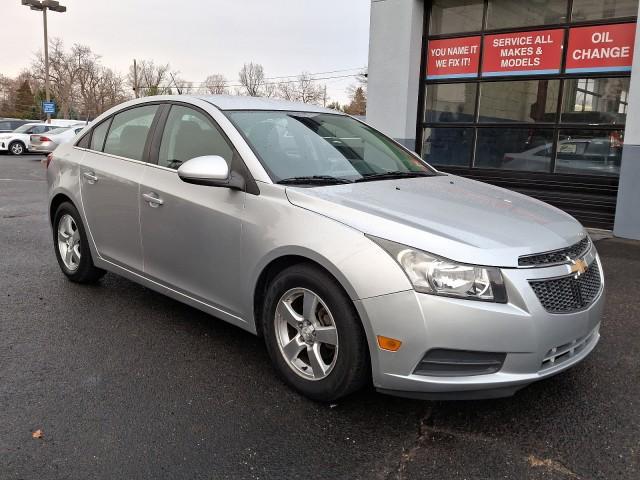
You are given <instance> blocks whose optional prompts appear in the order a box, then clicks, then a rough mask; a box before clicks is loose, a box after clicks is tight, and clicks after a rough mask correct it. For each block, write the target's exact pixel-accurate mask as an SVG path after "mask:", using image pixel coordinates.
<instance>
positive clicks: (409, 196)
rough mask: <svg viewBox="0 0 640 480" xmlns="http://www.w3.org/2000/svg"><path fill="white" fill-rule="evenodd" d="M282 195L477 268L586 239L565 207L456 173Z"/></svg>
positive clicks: (358, 226)
mask: <svg viewBox="0 0 640 480" xmlns="http://www.w3.org/2000/svg"><path fill="white" fill-rule="evenodd" d="M286 192H287V197H288V198H289V201H290V202H291V203H292V204H293V205H296V206H298V207H301V208H304V209H307V210H310V211H312V212H315V213H318V214H320V215H324V216H326V217H329V218H332V219H334V220H336V221H338V222H341V223H344V224H346V225H348V226H350V227H352V228H355V229H357V230H359V231H361V232H363V233H365V234H368V235H373V236H376V237H380V238H384V239H387V240H391V241H394V242H398V243H402V244H404V245H408V246H411V247H414V248H418V249H421V250H425V251H427V252H430V253H433V254H436V255H439V256H443V257H445V258H449V259H452V260H456V261H459V262H464V263H472V264H476V265H493V266H502V267H517V266H518V257H519V256H521V255H526V254H530V253H540V252H545V251H549V250H555V249H560V248H564V247H567V246H569V245H572V244H574V243H576V242H578V241H580V240H581V239H582V238H584V236H585V235H586V232H585V231H584V229H583V227H582V225H580V223H578V222H577V221H576V220H575V219H574V218H573V217H571V216H570V215H568V214H567V213H565V212H563V211H562V210H559V209H557V208H555V207H552V206H550V205H548V204H546V203H544V202H541V201H539V200H536V199H533V198H530V197H527V196H525V195H521V194H519V193H516V192H512V191H509V190H505V189H502V188H498V187H494V186H492V185H488V184H485V183H481V182H477V181H474V180H469V179H466V178H461V177H456V176H453V175H439V176H433V177H419V178H409V179H401V180H382V181H373V182H362V183H353V184H345V185H331V186H325V187H313V188H301V187H287V189H286Z"/></svg>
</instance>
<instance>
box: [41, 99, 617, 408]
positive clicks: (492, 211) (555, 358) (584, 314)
mask: <svg viewBox="0 0 640 480" xmlns="http://www.w3.org/2000/svg"><path fill="white" fill-rule="evenodd" d="M47 178H48V183H49V202H50V206H49V212H50V220H51V225H52V228H53V243H54V247H55V254H56V257H57V260H58V263H59V264H60V268H61V269H62V272H63V273H64V274H65V275H66V276H67V277H68V278H69V279H70V280H72V281H75V282H81V283H86V282H95V281H97V280H98V279H100V277H101V276H102V275H104V273H105V272H106V271H109V272H113V273H116V274H119V275H122V276H124V277H127V278H129V279H131V280H133V281H135V282H139V283H141V284H143V285H145V286H147V287H149V288H151V289H154V290H157V291H159V292H162V293H164V294H166V295H168V296H170V297H173V298H175V299H178V300H180V301H182V302H184V303H186V304H189V305H191V306H193V307H195V308H198V309H201V310H203V311H205V312H208V313H210V314H212V315H213V316H215V317H217V318H219V319H222V320H225V321H227V322H230V323H232V324H234V325H237V326H239V327H241V328H243V329H246V330H248V331H250V332H252V333H254V334H257V335H260V336H262V337H263V338H264V341H265V344H266V348H267V351H268V353H269V355H270V357H271V360H272V362H273V365H274V367H275V370H276V371H277V372H278V373H279V374H280V376H281V377H282V378H283V379H284V380H285V381H286V382H287V383H288V384H289V385H290V386H292V387H293V388H295V389H297V390H299V391H300V392H302V393H304V394H305V395H307V396H309V397H311V398H313V399H316V400H321V401H331V400H335V399H337V398H340V397H342V396H344V395H347V394H349V393H351V392H354V391H355V390H357V389H359V388H360V387H362V386H363V385H365V384H366V383H368V382H373V384H374V385H375V387H376V388H377V389H378V390H380V391H383V392H386V393H391V394H396V395H403V396H409V397H419V398H487V397H500V396H508V395H512V394H513V393H514V392H516V391H517V390H518V389H520V388H522V387H524V386H526V385H527V384H529V383H531V382H533V381H536V380H540V379H543V378H546V377H549V376H551V375H554V374H557V373H558V372H560V371H562V370H565V369H567V368H569V367H571V366H573V365H575V364H576V363H577V362H579V361H581V360H582V359H584V358H585V357H586V356H587V355H588V354H589V353H590V352H591V351H592V350H593V348H594V347H595V346H596V344H597V342H598V340H599V338H600V334H599V327H600V319H601V316H602V308H603V290H604V279H603V275H602V268H601V265H600V260H599V258H598V254H597V252H596V249H595V247H594V245H593V243H592V242H591V240H590V238H589V237H588V235H587V234H586V232H585V230H584V229H583V227H582V226H581V225H580V224H579V223H578V222H577V221H576V220H575V219H573V218H572V217H571V216H570V215H568V214H566V213H564V212H562V211H560V210H558V209H556V208H553V207H551V206H549V205H546V204H544V203H542V202H540V201H537V200H534V199H531V198H529V197H526V196H523V195H520V194H518V193H514V192H511V191H507V190H503V189H500V188H497V187H493V186H489V185H486V184H483V183H479V182H475V181H472V180H468V179H464V178H459V177H456V176H453V175H447V174H444V173H441V172H439V171H437V170H435V169H434V168H432V167H431V166H429V165H428V164H426V163H425V162H424V161H423V160H422V159H421V158H420V157H418V156H416V155H415V154H414V153H412V152H410V151H408V150H407V149H405V148H403V147H402V146H400V145H399V144H397V143H396V142H394V141H393V140H391V139H389V138H388V137H386V136H384V135H383V134H381V133H380V132H378V131H376V130H374V129H373V128H371V127H369V126H367V125H366V124H364V123H361V122H359V121H358V120H356V119H354V118H352V117H349V116H347V115H344V114H341V113H339V112H335V111H333V110H327V109H323V108H318V107H315V106H310V105H305V104H296V103H289V102H280V101H273V100H266V99H258V98H246V97H228V96H211V97H195V96H193V97H192V96H179V97H176V96H157V97H148V98H145V99H138V100H132V101H130V102H127V103H124V104H122V105H120V106H118V107H115V108H113V109H111V110H109V111H108V112H106V113H104V114H103V115H101V116H100V117H99V118H97V119H96V120H95V121H94V122H93V123H92V124H91V125H90V126H89V128H87V129H86V130H85V131H84V132H83V133H82V134H81V136H80V137H79V138H77V139H75V140H74V142H72V143H69V144H65V145H61V146H60V147H59V148H58V149H56V151H55V152H54V154H53V155H51V156H49V158H48V164H47ZM134 320H135V319H132V321H134Z"/></svg>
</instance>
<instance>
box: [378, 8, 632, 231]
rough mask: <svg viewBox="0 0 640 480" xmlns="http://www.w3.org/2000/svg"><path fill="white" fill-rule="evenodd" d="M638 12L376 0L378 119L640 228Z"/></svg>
mask: <svg viewBox="0 0 640 480" xmlns="http://www.w3.org/2000/svg"><path fill="white" fill-rule="evenodd" d="M637 17H638V0H431V1H429V0H373V1H372V3H371V39H370V49H369V87H368V97H369V98H368V106H367V120H368V122H369V123H371V124H372V125H374V126H375V127H377V128H379V129H381V130H382V131H384V132H385V133H387V134H390V135H391V136H393V137H394V138H396V139H397V140H398V141H400V142H401V143H403V144H404V145H406V146H408V147H409V148H411V149H414V150H415V151H417V152H418V153H419V154H420V155H422V157H423V158H424V159H425V160H427V161H428V162H429V163H431V164H432V165H434V166H435V167H437V168H438V169H440V170H442V171H445V172H450V173H452V174H456V175H462V176H465V177H469V178H473V179H477V180H480V181H484V182H488V183H491V184H494V185H498V186H501V187H505V188H509V189H512V190H516V191H518V192H522V193H525V194H527V195H531V196H533V197H536V198H539V199H541V200H543V201H545V202H548V203H550V204H552V205H555V206H557V207H559V208H561V209H563V210H565V211H567V212H569V213H570V214H572V215H574V216H575V217H576V218H578V219H579V220H580V221H581V222H582V223H583V224H585V225H586V226H588V227H596V228H604V229H612V230H613V231H614V234H615V235H617V236H620V237H624V238H635V239H640V48H639V45H638V42H639V41H640V35H637V34H636V33H637V23H636V20H637ZM634 46H635V47H636V48H634ZM634 56H635V61H634ZM634 97H635V98H637V99H634Z"/></svg>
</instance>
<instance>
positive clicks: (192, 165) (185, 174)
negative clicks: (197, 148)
mask: <svg viewBox="0 0 640 480" xmlns="http://www.w3.org/2000/svg"><path fill="white" fill-rule="evenodd" d="M178 176H179V177H180V179H181V180H182V181H183V182H186V183H194V184H196V185H208V186H211V187H227V188H232V189H235V190H242V189H244V180H243V179H242V178H241V177H239V176H238V175H237V174H235V173H234V172H231V171H230V170H229V165H228V164H227V161H226V160H225V159H224V158H222V157H220V156H218V155H205V156H203V157H195V158H192V159H191V160H187V161H186V162H184V163H183V164H182V165H180V168H178Z"/></svg>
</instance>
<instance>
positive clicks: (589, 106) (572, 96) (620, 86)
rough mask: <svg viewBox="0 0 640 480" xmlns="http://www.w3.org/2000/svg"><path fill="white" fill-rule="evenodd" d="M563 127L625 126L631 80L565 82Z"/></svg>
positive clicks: (607, 79) (580, 79)
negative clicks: (570, 124) (565, 124)
mask: <svg viewBox="0 0 640 480" xmlns="http://www.w3.org/2000/svg"><path fill="white" fill-rule="evenodd" d="M563 103H564V105H563V107H562V116H561V121H562V122H563V123H589V124H612V125H621V124H624V123H625V120H626V117H627V108H628V105H629V78H628V77H627V78H576V79H571V80H565V82H564V102H563Z"/></svg>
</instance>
